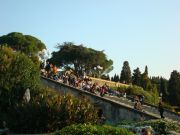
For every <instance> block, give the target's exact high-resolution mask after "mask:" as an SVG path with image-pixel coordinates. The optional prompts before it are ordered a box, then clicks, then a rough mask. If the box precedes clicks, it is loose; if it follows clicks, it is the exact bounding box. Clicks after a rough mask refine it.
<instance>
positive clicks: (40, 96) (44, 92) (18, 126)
mask: <svg viewBox="0 0 180 135" xmlns="http://www.w3.org/2000/svg"><path fill="white" fill-rule="evenodd" d="M7 116H8V117H7ZM6 118H7V119H4V120H5V121H7V125H8V127H9V128H10V129H11V131H12V132H14V133H45V132H53V131H55V130H60V129H62V128H63V127H65V126H68V125H71V124H75V123H97V121H98V116H97V110H96V109H95V108H94V107H93V106H92V105H91V104H90V103H89V101H87V100H86V99H81V100H79V99H76V98H73V97H72V96H70V95H66V96H59V93H56V92H54V91H52V90H49V89H47V88H46V89H45V88H39V89H37V93H36V94H35V95H33V96H32V98H31V100H30V102H29V103H21V104H18V105H15V106H13V107H11V108H10V109H9V110H8V111H7V112H6ZM0 119H2V118H0Z"/></svg>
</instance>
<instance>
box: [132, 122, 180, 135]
mask: <svg viewBox="0 0 180 135" xmlns="http://www.w3.org/2000/svg"><path fill="white" fill-rule="evenodd" d="M134 125H135V126H136V127H138V126H151V127H153V129H154V130H155V131H156V132H158V133H160V134H167V133H168V132H169V131H175V132H177V133H180V124H178V123H177V122H172V121H171V122H170V121H165V120H149V121H144V122H139V123H135V124H134Z"/></svg>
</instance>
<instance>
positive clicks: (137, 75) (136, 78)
mask: <svg viewBox="0 0 180 135" xmlns="http://www.w3.org/2000/svg"><path fill="white" fill-rule="evenodd" d="M132 84H133V85H137V86H141V71H140V70H139V68H137V69H135V70H134V73H133V76H132Z"/></svg>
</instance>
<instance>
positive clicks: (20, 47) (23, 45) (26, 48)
mask: <svg viewBox="0 0 180 135" xmlns="http://www.w3.org/2000/svg"><path fill="white" fill-rule="evenodd" d="M4 44H6V45H8V46H9V47H11V48H13V50H17V51H21V52H23V53H25V54H28V55H32V54H34V53H37V52H38V51H41V50H42V49H45V48H46V46H45V44H44V43H43V42H41V41H40V40H39V39H37V38H36V37H33V36H31V35H23V34H22V33H18V32H12V33H9V34H7V35H4V36H1V37H0V45H4Z"/></svg>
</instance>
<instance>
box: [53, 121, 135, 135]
mask: <svg viewBox="0 0 180 135" xmlns="http://www.w3.org/2000/svg"><path fill="white" fill-rule="evenodd" d="M132 134H133V133H131V132H130V131H128V130H127V129H123V128H115V127H111V126H107V125H104V126H98V125H90V124H88V125H86V124H78V125H71V126H68V127H65V128H63V129H62V130H60V131H57V132H55V133H54V135H132Z"/></svg>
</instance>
